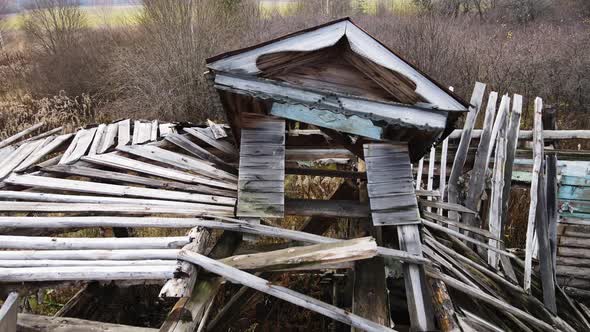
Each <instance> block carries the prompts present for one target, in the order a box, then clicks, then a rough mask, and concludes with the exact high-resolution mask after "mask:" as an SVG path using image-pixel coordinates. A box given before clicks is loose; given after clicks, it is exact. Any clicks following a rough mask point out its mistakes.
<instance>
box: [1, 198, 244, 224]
mask: <svg viewBox="0 0 590 332" xmlns="http://www.w3.org/2000/svg"><path fill="white" fill-rule="evenodd" d="M233 210H234V209H233V207H232V206H221V205H210V204H198V203H194V204H193V206H192V207H190V208H188V207H179V206H165V205H164V206H162V205H152V204H89V203H37V202H0V211H12V212H63V213H67V212H117V213H121V214H130V215H149V214H177V215H193V216H200V215H204V214H220V215H226V216H227V215H233ZM123 227H124V226H123ZM147 227H149V226H147Z"/></svg>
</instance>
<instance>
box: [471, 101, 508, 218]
mask: <svg viewBox="0 0 590 332" xmlns="http://www.w3.org/2000/svg"><path fill="white" fill-rule="evenodd" d="M506 98H508V97H507V96H504V97H502V102H501V103H500V107H501V109H500V112H505V110H504V109H505V107H506ZM497 99H498V94H497V93H496V92H495V91H492V92H490V94H489V95H488V105H487V107H486V113H485V117H484V122H483V134H482V136H481V139H480V140H479V145H478V146H477V151H476V153H475V162H474V164H473V170H472V171H471V176H470V177H469V183H468V185H467V188H469V190H468V191H467V197H466V198H465V207H466V208H468V209H471V210H474V211H479V202H480V200H481V195H482V194H483V192H484V190H485V184H486V179H487V172H488V164H489V157H490V155H491V153H488V151H489V150H490V149H492V148H493V146H494V144H490V143H491V142H490V141H491V140H493V139H495V137H492V127H493V126H494V117H495V114H496V101H497ZM502 125H503V123H502ZM494 165H495V164H494ZM461 219H462V222H464V223H466V224H468V225H470V226H474V227H480V226H481V225H479V224H480V222H478V219H477V218H475V215H473V214H470V213H466V214H464V215H462V216H461Z"/></svg>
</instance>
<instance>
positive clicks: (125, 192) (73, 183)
mask: <svg viewBox="0 0 590 332" xmlns="http://www.w3.org/2000/svg"><path fill="white" fill-rule="evenodd" d="M5 182H6V183H10V184H14V185H20V186H26V187H34V188H46V189H54V190H63V191H73V192H83V193H92V194H103V195H112V196H121V197H149V198H156V199H169V200H179V201H185V202H197V203H209V204H219V205H229V206H233V205H234V204H235V199H234V198H231V197H222V196H211V195H203V194H195V193H185V192H179V191H172V190H162V189H151V188H141V187H132V186H121V185H115V184H107V183H98V182H87V181H79V180H67V179H57V178H50V177H44V176H35V175H11V176H10V177H8V178H7V179H5Z"/></svg>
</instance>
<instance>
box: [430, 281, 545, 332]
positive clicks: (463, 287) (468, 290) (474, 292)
mask: <svg viewBox="0 0 590 332" xmlns="http://www.w3.org/2000/svg"><path fill="white" fill-rule="evenodd" d="M428 275H429V276H430V277H432V278H437V279H440V280H442V281H443V282H444V283H445V284H446V285H447V286H449V287H451V288H453V289H455V290H457V291H459V292H462V293H464V294H467V295H469V296H473V297H474V298H477V299H479V300H481V301H483V302H485V303H487V304H489V305H491V306H494V307H496V308H498V309H500V310H505V311H506V312H509V313H511V314H513V315H515V316H516V317H518V318H520V319H523V320H525V321H527V322H529V323H530V324H533V325H535V326H536V327H537V328H539V329H541V330H542V331H548V332H549V331H555V328H554V327H553V326H551V325H549V324H547V323H545V322H544V321H542V320H540V319H538V318H535V317H534V316H532V315H530V314H529V313H527V312H525V311H522V310H520V309H518V308H516V307H513V306H512V305H510V304H508V303H506V302H504V301H501V300H498V299H496V298H494V297H493V296H491V295H488V294H486V293H485V292H483V291H481V290H479V289H475V288H473V287H471V286H469V285H467V284H465V283H462V282H460V281H458V280H456V279H455V278H452V277H450V276H446V275H444V274H442V273H434V272H433V271H431V270H429V271H428Z"/></svg>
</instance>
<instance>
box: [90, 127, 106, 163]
mask: <svg viewBox="0 0 590 332" xmlns="http://www.w3.org/2000/svg"><path fill="white" fill-rule="evenodd" d="M106 130H107V125H106V124H104V123H103V124H100V125H98V127H96V133H95V134H94V139H93V140H92V144H91V145H90V150H89V151H88V154H89V155H93V154H96V153H97V152H98V149H99V147H101V146H102V144H103V142H104V139H105V135H106Z"/></svg>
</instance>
